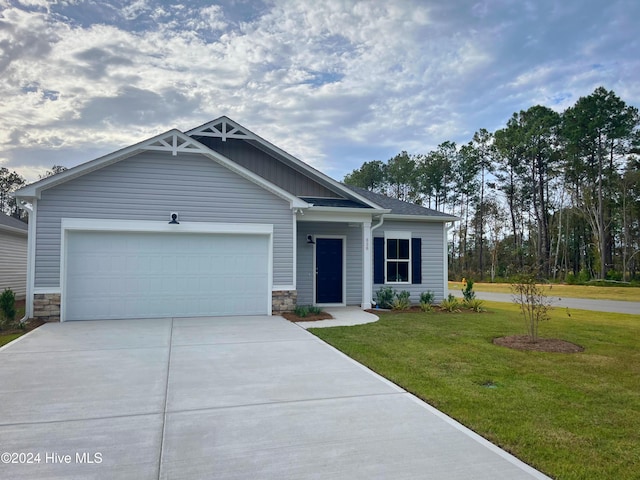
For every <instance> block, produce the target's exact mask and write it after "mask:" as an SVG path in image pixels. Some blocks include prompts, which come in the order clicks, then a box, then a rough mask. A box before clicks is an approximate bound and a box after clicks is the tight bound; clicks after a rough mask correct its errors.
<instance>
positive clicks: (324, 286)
mask: <svg viewBox="0 0 640 480" xmlns="http://www.w3.org/2000/svg"><path fill="white" fill-rule="evenodd" d="M16 197H17V198H18V199H19V200H20V201H21V202H22V203H23V204H24V205H25V207H26V208H30V209H31V213H30V214H31V222H30V225H29V228H30V232H29V234H30V235H29V269H28V281H27V289H28V292H27V298H28V302H27V314H28V315H32V316H36V317H40V318H44V319H46V320H49V321H55V320H58V319H59V320H62V321H65V320H82V319H117V318H156V317H169V316H171V317H192V316H219V315H256V314H271V313H272V312H274V313H278V312H282V311H286V310H290V309H292V308H293V306H294V305H295V304H296V303H297V304H305V305H308V304H316V305H321V306H322V305H324V306H329V305H332V306H333V305H358V306H361V307H362V308H369V307H371V302H372V296H373V294H374V292H375V289H377V288H378V287H379V286H382V285H390V286H392V287H394V288H396V289H397V290H409V291H410V292H411V295H412V300H413V301H417V299H418V295H419V294H420V293H421V292H424V291H426V290H431V291H433V292H434V293H435V295H436V299H441V298H443V297H444V296H446V294H447V255H446V234H447V223H449V222H452V221H455V220H456V217H453V216H451V215H446V214H443V213H440V212H437V211H434V210H430V209H427V208H423V207H420V206H416V205H412V204H408V203H405V202H400V201H398V200H393V199H390V198H387V197H385V196H382V195H377V194H374V193H371V192H368V191H366V190H361V189H357V188H352V187H348V186H345V185H343V184H341V183H339V182H336V181H335V180H333V179H331V178H329V177H328V176H326V175H324V174H322V173H321V172H319V171H317V170H315V169H314V168H312V167H310V166H309V165H307V164H305V163H304V162H302V161H300V160H298V159H297V158H295V157H293V156H291V155H289V154H288V153H286V152H285V151H283V150H281V149H280V148H278V147H276V146H275V145H273V144H271V143H269V142H268V141H266V140H264V139H262V138H260V137H259V136H258V135H256V134H254V133H253V132H251V131H249V130H247V129H246V128H244V127H243V126H241V125H239V124H238V123H236V122H234V121H232V120H231V119H229V118H227V117H220V118H218V119H216V120H214V121H212V122H209V123H206V124H204V125H201V126H199V127H197V128H194V129H193V130H189V131H187V132H181V131H178V130H170V131H168V132H166V133H163V134H161V135H158V136H156V137H153V138H151V139H148V140H145V141H143V142H140V143H138V144H136V145H132V146H130V147H127V148H124V149H122V150H119V151H117V152H114V153H112V154H110V155H107V156H105V157H101V158H98V159H95V160H92V161H90V162H87V163H84V164H82V165H79V166H77V167H75V168H72V169H69V170H67V171H65V172H62V173H59V174H57V175H55V176H52V177H49V178H46V179H43V180H40V181H39V182H36V183H34V184H31V185H29V186H27V187H24V188H23V189H21V190H19V191H18V192H17V193H16Z"/></svg>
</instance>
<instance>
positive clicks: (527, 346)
mask: <svg viewBox="0 0 640 480" xmlns="http://www.w3.org/2000/svg"><path fill="white" fill-rule="evenodd" d="M493 343H494V344H495V345H500V346H502V347H507V348H513V349H515V350H527V351H536V352H552V353H579V352H584V348H583V347H581V346H580V345H576V344H575V343H571V342H567V341H565V340H560V339H559V338H539V339H538V340H537V341H535V342H532V341H531V338H530V337H529V336H528V335H510V336H508V337H500V338H494V339H493Z"/></svg>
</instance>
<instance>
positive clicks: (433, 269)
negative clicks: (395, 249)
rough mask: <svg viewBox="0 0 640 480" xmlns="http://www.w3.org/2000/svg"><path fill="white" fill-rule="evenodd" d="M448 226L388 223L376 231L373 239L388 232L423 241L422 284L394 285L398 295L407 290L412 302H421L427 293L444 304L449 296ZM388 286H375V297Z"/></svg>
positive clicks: (440, 224) (388, 221) (434, 223)
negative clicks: (431, 293) (423, 295)
mask: <svg viewBox="0 0 640 480" xmlns="http://www.w3.org/2000/svg"><path fill="white" fill-rule="evenodd" d="M444 228H445V224H444V223H441V222H399V221H394V220H385V222H384V223H383V224H382V226H380V227H379V228H377V229H375V230H374V231H373V235H372V238H375V237H384V232H385V231H395V232H397V231H402V232H411V237H412V238H416V237H420V238H422V244H421V253H422V283H421V284H390V285H388V286H390V287H391V288H393V289H395V290H396V291H397V292H400V291H402V290H407V291H408V292H409V293H410V294H411V297H410V300H411V302H412V303H418V302H419V301H420V294H421V293H422V292H426V291H427V290H430V291H432V292H433V293H434V294H435V301H436V302H438V303H439V302H440V301H441V300H442V299H443V298H444V295H445V278H444V277H445V266H446V263H445V262H447V259H446V258H445V245H444ZM384 286H385V285H381V284H374V285H373V296H374V298H375V294H376V292H377V291H378V290H379V289H380V288H381V287H384Z"/></svg>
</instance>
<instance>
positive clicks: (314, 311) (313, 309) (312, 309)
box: [307, 305, 322, 315]
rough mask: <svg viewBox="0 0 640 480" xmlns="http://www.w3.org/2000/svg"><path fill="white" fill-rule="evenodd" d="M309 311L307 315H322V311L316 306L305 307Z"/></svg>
mask: <svg viewBox="0 0 640 480" xmlns="http://www.w3.org/2000/svg"><path fill="white" fill-rule="evenodd" d="M307 308H308V309H309V313H310V314H311V315H318V314H320V313H322V309H321V308H320V307H318V306H316V305H309V307H307Z"/></svg>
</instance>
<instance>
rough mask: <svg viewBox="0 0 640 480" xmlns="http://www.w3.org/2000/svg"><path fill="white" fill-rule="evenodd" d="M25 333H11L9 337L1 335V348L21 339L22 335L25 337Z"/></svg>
mask: <svg viewBox="0 0 640 480" xmlns="http://www.w3.org/2000/svg"><path fill="white" fill-rule="evenodd" d="M24 333H27V332H24ZM24 333H10V334H8V335H0V347H1V346H3V345H6V344H7V343H9V342H12V341H13V340H15V339H16V338H18V337H21V336H22V335H24Z"/></svg>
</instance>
